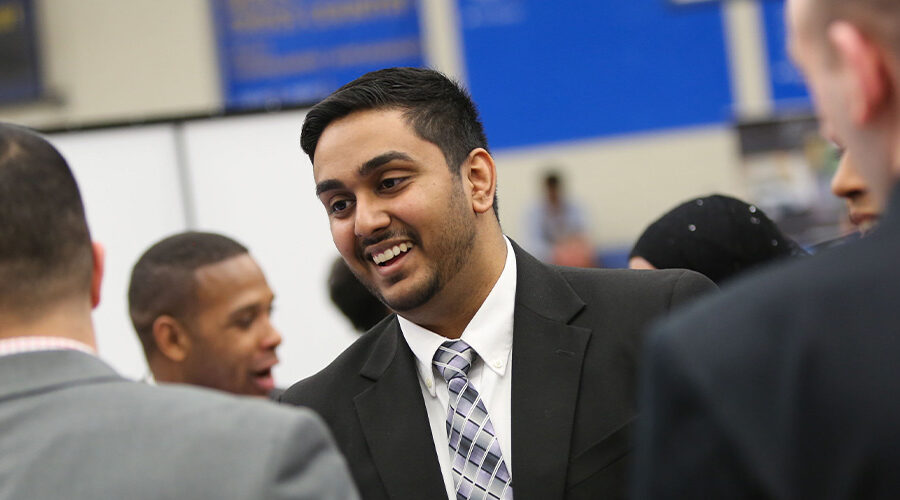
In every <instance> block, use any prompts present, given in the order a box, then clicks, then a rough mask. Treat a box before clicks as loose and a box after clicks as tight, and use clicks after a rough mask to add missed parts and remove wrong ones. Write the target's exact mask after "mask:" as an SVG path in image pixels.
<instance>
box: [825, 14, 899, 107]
mask: <svg viewBox="0 0 900 500" xmlns="http://www.w3.org/2000/svg"><path fill="white" fill-rule="evenodd" d="M828 38H829V40H830V41H831V44H832V46H833V47H834V50H835V51H836V53H837V57H838V59H839V62H840V64H841V65H842V66H843V67H844V68H846V70H847V71H848V72H849V73H848V77H849V80H848V85H849V87H850V88H849V89H848V91H849V92H850V94H849V96H850V101H849V104H850V113H851V114H850V117H851V119H852V120H853V121H854V122H855V123H856V124H857V125H862V124H865V123H868V122H871V121H872V120H873V119H874V118H875V117H876V116H877V115H878V113H879V112H880V111H881V110H882V107H883V105H884V104H885V100H886V98H887V97H888V95H887V94H888V84H889V82H888V80H889V78H890V73H889V71H888V67H887V65H886V59H885V53H884V51H883V50H882V48H881V47H880V46H878V44H876V43H875V42H874V41H873V40H871V39H870V38H867V37H866V36H865V35H863V33H862V32H861V31H860V30H859V28H857V27H856V26H854V25H853V24H851V23H849V22H846V21H836V22H834V23H833V24H832V25H831V26H830V27H829V28H828Z"/></svg>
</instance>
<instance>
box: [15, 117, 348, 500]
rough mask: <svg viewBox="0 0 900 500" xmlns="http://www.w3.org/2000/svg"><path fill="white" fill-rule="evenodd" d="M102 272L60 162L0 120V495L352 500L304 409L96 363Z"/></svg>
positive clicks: (339, 463)
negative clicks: (153, 382) (168, 383)
mask: <svg viewBox="0 0 900 500" xmlns="http://www.w3.org/2000/svg"><path fill="white" fill-rule="evenodd" d="M102 274H103V250H102V248H101V247H100V246H98V245H96V244H93V245H92V243H91V240H90V235H89V232H88V227H87V223H86V221H85V215H84V208H83V206H82V202H81V197H80V195H79V192H78V187H77V185H76V183H75V180H74V178H73V177H72V173H71V172H70V171H69V168H68V165H67V164H66V162H65V160H64V159H63V158H62V156H60V155H59V153H58V152H57V151H56V150H55V149H54V148H53V147H52V146H50V145H49V144H48V143H47V142H46V141H44V140H43V139H41V138H40V137H38V136H37V135H35V134H33V133H30V132H28V131H25V130H23V129H20V128H18V127H14V126H10V125H6V124H0V429H3V432H2V433H0V499H4V500H5V499H42V500H48V499H49V500H52V499H62V498H65V499H85V500H88V499H89V500H96V499H120V498H128V499H142V498H148V499H149V498H153V499H198V498H210V499H225V498H227V499H282V498H284V499H287V498H291V499H298V498H305V499H322V498H330V499H339V498H340V499H344V498H349V499H352V498H357V495H356V492H355V491H354V487H353V483H352V481H351V479H350V477H349V474H348V471H347V467H346V465H345V462H344V460H343V458H342V457H341V456H340V455H339V454H338V452H337V451H336V449H335V446H334V444H333V443H332V441H331V438H330V437H329V435H328V433H327V431H326V429H325V427H324V426H323V424H322V423H321V421H320V420H319V419H318V418H317V417H315V416H314V415H313V414H312V413H311V412H309V411H307V410H299V411H298V410H296V409H291V410H289V409H286V408H280V407H277V406H275V405H271V404H268V403H264V402H256V401H250V400H238V399H236V398H233V397H231V396H225V395H220V394H215V393H212V392H210V391H205V390H201V389H194V388H186V387H185V388H181V387H177V388H176V387H170V388H161V387H152V386H149V385H145V384H140V383H136V382H131V381H128V380H126V379H124V378H122V377H120V376H119V375H117V374H116V373H115V372H114V371H113V370H112V368H110V367H109V366H108V365H106V364H105V363H104V362H103V361H101V360H100V359H98V358H97V357H96V355H95V340H94V330H93V325H92V321H91V310H92V308H93V307H95V306H96V305H97V304H98V302H99V299H100V297H99V294H100V281H101V277H102Z"/></svg>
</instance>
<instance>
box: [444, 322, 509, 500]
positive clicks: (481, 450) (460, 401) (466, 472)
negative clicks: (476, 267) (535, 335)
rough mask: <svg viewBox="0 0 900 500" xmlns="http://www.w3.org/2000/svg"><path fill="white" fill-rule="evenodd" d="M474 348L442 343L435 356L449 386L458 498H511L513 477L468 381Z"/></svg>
mask: <svg viewBox="0 0 900 500" xmlns="http://www.w3.org/2000/svg"><path fill="white" fill-rule="evenodd" d="M473 352H474V351H473V350H472V348H471V347H470V346H469V344H466V343H465V342H463V341H462V340H451V341H447V342H444V343H443V344H441V346H440V347H439V348H438V350H437V352H436V353H435V355H434V366H435V367H436V368H437V370H438V372H439V373H440V374H441V376H443V377H444V380H446V381H447V385H448V386H449V388H450V408H449V411H448V412H447V436H449V438H450V460H451V462H452V468H453V485H454V486H455V487H456V498H457V500H470V499H471V500H482V499H483V500H490V499H499V500H512V498H513V490H512V478H511V477H510V474H509V469H508V468H507V467H506V462H504V461H503V454H502V452H501V451H500V443H499V442H498V441H497V437H496V435H495V433H494V426H493V425H492V424H491V419H490V417H489V416H488V413H487V407H485V405H484V402H483V401H482V400H481V396H479V395H478V391H477V390H475V387H474V386H473V385H472V384H471V383H470V382H469V379H468V376H467V375H468V373H469V368H471V366H472V355H473Z"/></svg>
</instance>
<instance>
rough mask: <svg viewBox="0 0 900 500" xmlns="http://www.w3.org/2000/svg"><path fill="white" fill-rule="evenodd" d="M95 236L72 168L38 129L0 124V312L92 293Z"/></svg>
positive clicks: (36, 309)
mask: <svg viewBox="0 0 900 500" xmlns="http://www.w3.org/2000/svg"><path fill="white" fill-rule="evenodd" d="M92 274H93V252H92V249H91V236H90V232H89V231H88V226H87V221H86V219H85V215H84V205H83V204H82V201H81V195H80V194H79V192H78V184H77V183H76V182H75V178H74V177H73V176H72V171H71V170H70V169H69V165H68V164H67V163H66V160H65V159H64V158H63V157H62V155H60V154H59V152H58V151H57V150H56V149H55V148H54V147H53V146H51V145H50V143H49V142H47V141H46V140H45V139H43V138H42V137H40V136H38V135H37V134H35V133H33V132H31V131H29V130H26V129H24V128H20V127H17V126H14V125H10V124H6V123H0V314H14V315H16V316H18V317H20V318H30V317H32V316H34V315H36V314H40V313H41V311H42V309H43V308H44V307H46V306H48V305H51V304H53V303H56V302H58V301H60V300H64V299H67V298H69V297H73V296H75V295H76V294H85V296H87V295H88V294H90V289H91V277H92Z"/></svg>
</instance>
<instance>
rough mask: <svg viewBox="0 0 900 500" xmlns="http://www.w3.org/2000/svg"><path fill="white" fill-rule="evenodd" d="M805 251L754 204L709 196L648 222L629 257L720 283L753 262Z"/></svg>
mask: <svg viewBox="0 0 900 500" xmlns="http://www.w3.org/2000/svg"><path fill="white" fill-rule="evenodd" d="M796 255H806V251H804V250H803V249H802V248H800V246H799V245H797V244H796V243H795V242H794V241H792V240H791V239H790V238H788V237H787V236H785V235H784V233H782V232H781V230H780V229H779V228H778V226H777V225H775V223H774V222H772V220H771V219H769V218H768V217H767V216H766V214H764V213H763V211H762V210H760V209H759V208H758V207H756V206H755V205H751V204H748V203H745V202H743V201H741V200H738V199H736V198H732V197H729V196H722V195H718V194H717V195H711V196H706V197H703V198H696V199H692V200H689V201H686V202H684V203H682V204H680V205H678V206H677V207H675V208H673V209H672V210H670V211H668V212H666V213H665V214H664V215H663V216H661V217H660V218H659V219H657V220H656V221H654V222H653V223H652V224H650V225H649V226H648V227H647V229H645V230H644V233H643V234H642V235H641V236H640V238H638V241H637V243H635V245H634V248H633V249H632V250H631V254H630V255H629V258H633V257H642V258H644V259H645V260H646V261H648V262H649V263H650V264H652V265H653V267H655V268H657V269H679V268H680V269H691V270H693V271H697V272H699V273H701V274H703V275H705V276H706V277H708V278H709V279H711V280H713V281H715V282H716V284H717V285H721V284H722V283H723V282H724V281H726V280H728V279H730V278H732V277H734V276H736V275H738V274H740V273H743V272H745V271H747V270H749V269H752V268H754V267H756V266H759V265H762V264H765V263H769V262H772V261H775V260H777V259H780V258H784V257H790V256H796Z"/></svg>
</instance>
